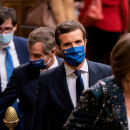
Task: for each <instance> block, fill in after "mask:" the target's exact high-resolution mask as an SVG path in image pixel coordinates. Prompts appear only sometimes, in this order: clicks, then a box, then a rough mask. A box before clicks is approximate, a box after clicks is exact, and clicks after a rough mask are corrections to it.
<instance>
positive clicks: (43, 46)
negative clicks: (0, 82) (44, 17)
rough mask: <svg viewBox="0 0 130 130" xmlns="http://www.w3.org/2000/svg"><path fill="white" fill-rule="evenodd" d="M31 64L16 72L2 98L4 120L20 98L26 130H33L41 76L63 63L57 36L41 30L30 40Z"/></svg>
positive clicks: (0, 101)
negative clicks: (7, 110) (10, 107)
mask: <svg viewBox="0 0 130 130" xmlns="http://www.w3.org/2000/svg"><path fill="white" fill-rule="evenodd" d="M28 51H29V54H30V62H29V63H26V64H23V65H21V66H19V67H17V68H15V69H14V71H13V73H12V76H11V78H10V81H9V83H8V85H7V88H6V89H5V91H4V92H3V93H2V94H1V95H0V114H1V116H0V118H3V115H4V113H5V110H6V109H7V107H9V106H10V105H11V104H12V103H13V102H14V101H15V100H16V99H17V98H18V99H19V100H20V105H21V106H22V108H23V116H24V130H31V124H32V113H33V103H34V97H35V96H34V95H35V91H36V86H37V81H38V79H39V75H40V73H41V72H43V73H44V71H46V70H47V69H51V68H54V67H56V66H58V65H60V64H61V63H62V62H63V59H60V58H58V57H56V56H55V54H56V43H55V38H54V32H53V31H52V30H50V29H48V28H46V27H40V28H37V29H35V30H34V31H32V32H31V33H30V36H29V38H28Z"/></svg>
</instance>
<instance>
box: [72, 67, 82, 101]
mask: <svg viewBox="0 0 130 130" xmlns="http://www.w3.org/2000/svg"><path fill="white" fill-rule="evenodd" d="M74 73H75V74H76V75H77V79H76V95H77V102H78V100H79V98H80V96H81V94H82V91H83V90H84V83H83V79H82V77H81V70H76V71H75V72H74Z"/></svg>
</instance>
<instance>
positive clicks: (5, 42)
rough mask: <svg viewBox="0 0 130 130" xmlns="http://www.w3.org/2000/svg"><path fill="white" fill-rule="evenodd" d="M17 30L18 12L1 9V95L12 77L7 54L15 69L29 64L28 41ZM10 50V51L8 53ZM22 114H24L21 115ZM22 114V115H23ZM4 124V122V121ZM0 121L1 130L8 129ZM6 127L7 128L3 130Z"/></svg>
mask: <svg viewBox="0 0 130 130" xmlns="http://www.w3.org/2000/svg"><path fill="white" fill-rule="evenodd" d="M16 30H17V16H16V12H15V10H14V9H12V8H8V7H0V93H2V92H3V91H4V90H5V88H6V85H7V83H8V81H9V78H10V75H11V73H12V72H11V73H10V75H9V76H8V70H7V62H8V60H7V59H6V57H7V53H8V52H9V54H10V57H11V61H12V63H13V68H15V67H17V66H19V65H20V64H23V63H26V62H29V54H28V50H27V39H25V38H22V37H18V36H14V32H15V31H16ZM7 48H8V51H7ZM21 114H22V113H21ZM21 114H20V115H21ZM18 117H19V119H20V118H21V119H20V121H19V124H18V125H17V127H20V128H19V129H17V130H22V127H23V126H22V123H21V121H22V119H23V118H22V116H19V115H18ZM2 123H3V121H2ZM2 123H1V121H0V130H4V129H6V127H5V126H4V124H3V126H1V125H2ZM3 127H5V128H3Z"/></svg>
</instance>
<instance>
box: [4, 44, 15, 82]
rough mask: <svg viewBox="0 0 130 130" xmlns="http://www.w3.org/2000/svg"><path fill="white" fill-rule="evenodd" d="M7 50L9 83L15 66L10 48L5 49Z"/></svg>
mask: <svg viewBox="0 0 130 130" xmlns="http://www.w3.org/2000/svg"><path fill="white" fill-rule="evenodd" d="M5 50H6V57H5V64H6V72H7V78H8V81H9V78H10V76H11V74H12V71H13V69H14V66H13V61H12V57H11V54H10V52H9V46H7V47H5Z"/></svg>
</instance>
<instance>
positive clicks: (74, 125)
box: [64, 76, 128, 130]
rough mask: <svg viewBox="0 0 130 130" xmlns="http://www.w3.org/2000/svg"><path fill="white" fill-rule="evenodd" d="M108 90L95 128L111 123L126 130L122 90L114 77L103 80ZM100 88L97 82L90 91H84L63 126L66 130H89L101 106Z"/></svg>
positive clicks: (126, 123)
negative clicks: (104, 104) (117, 124)
mask: <svg viewBox="0 0 130 130" xmlns="http://www.w3.org/2000/svg"><path fill="white" fill-rule="evenodd" d="M104 81H105V82H106V86H107V89H108V97H107V102H106V106H105V108H104V109H103V113H102V114H101V116H100V118H99V119H98V122H97V123H96V125H95V128H98V127H101V126H106V125H109V124H111V123H115V122H117V123H119V124H121V126H122V130H128V121H127V114H126V106H125V99H124V95H123V89H122V87H121V86H120V85H119V83H118V82H116V80H115V78H114V76H111V77H108V78H106V79H104ZM102 101H103V97H102V87H101V85H100V84H99V82H97V83H96V84H95V85H94V86H92V87H91V88H90V89H88V90H86V91H84V92H83V93H82V96H81V97H80V101H79V102H78V104H77V107H76V108H75V109H74V110H73V111H72V113H71V115H70V117H69V118H68V120H67V122H66V123H65V125H64V128H65V129H68V130H80V129H82V130H83V129H87V130H90V129H91V126H92V124H93V123H94V121H95V119H96V117H97V115H98V113H99V111H100V109H101V106H102Z"/></svg>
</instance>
